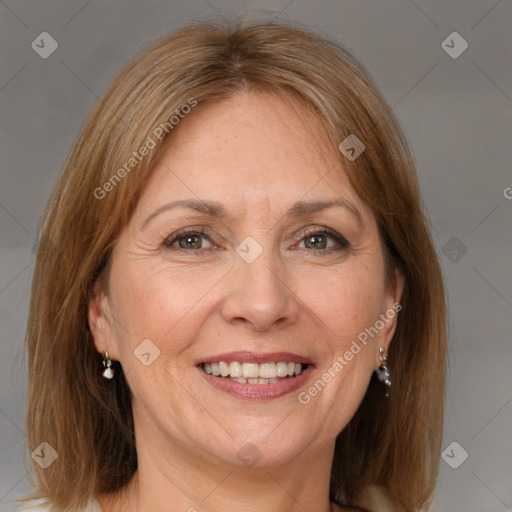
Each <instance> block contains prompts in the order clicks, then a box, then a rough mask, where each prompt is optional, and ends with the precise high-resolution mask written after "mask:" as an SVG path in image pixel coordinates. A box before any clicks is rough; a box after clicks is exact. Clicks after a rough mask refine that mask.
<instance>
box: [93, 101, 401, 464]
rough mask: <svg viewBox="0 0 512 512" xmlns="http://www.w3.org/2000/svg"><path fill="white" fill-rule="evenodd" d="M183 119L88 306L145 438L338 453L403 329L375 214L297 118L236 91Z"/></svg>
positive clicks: (312, 122) (194, 452)
mask: <svg viewBox="0 0 512 512" xmlns="http://www.w3.org/2000/svg"><path fill="white" fill-rule="evenodd" d="M181 123H182V124H181V125H180V126H179V130H177V132H176V133H175V134H174V138H173V139H172V141H171V143H170V144H169V146H168V148H167V149H166V152H165V153H164V154H163V156H162V157H161V158H160V160H159V162H158V163H157V165H156V166H155V168H154V172H153V174H152V176H151V179H150V181H149V182H148V184H147V186H146V187H145V189H144V191H143V193H142V196H141V197H140V200H139V202H138V205H137V207H136V209H135V211H134V213H133V216H132V217H131V220H130V222H129V224H128V225H127V227H126V228H125V229H124V230H123V232H122V233H121V235H120V236H119V239H118V241H117V243H116V246H115V248H114V251H113V260H112V266H111V271H110V276H109V291H108V293H105V294H102V293H98V294H97V295H96V297H95V299H94V300H93V301H91V304H90V308H89V321H90V325H91V329H92V331H93V334H94V338H95V344H96V347H97V349H98V351H100V352H104V351H108V352H109V354H110V356H111V357H112V359H115V360H119V361H120V362H121V365H122V368H123V372H124V374H125V376H126V379H127V381H128V383H129V386H130V388H131V390H132V395H133V396H132V404H133V411H134V419H135V428H136V436H137V443H141V442H142V443H144V444H145V446H147V447H151V446H154V447H155V446H157V447H158V450H162V447H164V446H167V447H171V448H174V449H176V450H178V447H181V448H180V449H181V450H183V452H184V453H187V454H189V455H190V457H196V458H197V460H203V461H204V460H207V461H213V460H215V461H217V462H224V463H229V464H237V465H243V464H251V465H252V464H258V465H262V466H265V465H267V466H272V465H278V464H283V463H286V462H288V461H293V460H294V459H295V458H296V457H298V456H299V454H303V453H311V450H315V449H317V450H320V448H321V447H324V448H325V446H333V443H334V440H335V437H336V435H337V434H338V433H339V432H340V431H341V430H342V429H343V428H344V427H345V425H346V424H347V423H348V422H349V420H350V419H351V417H352V416H353V415H354V413H355V411H356V410H357V408H358V406H359V404H360V402H361V400H362V398H363V396H364V394H365V391H366V389H367V386H368V383H369V380H370V377H371V374H372V372H373V370H374V369H375V368H376V367H378V366H379V347H380V346H382V347H385V348H387V346H388V344H389V342H390V339H391V337H392V334H393V330H394V327H395V321H396V312H395V311H394V308H393V304H394V303H395V302H396V301H397V299H398V298H399V292H400V290H398V292H397V294H396V295H395V293H394V291H392V290H387V289H386V287H385V278H384V276H385V269H384V261H383V254H382V251H381V246H380V243H379V237H378V231H377V225H376V222H375V219H374V217H373V215H372V213H371V211H370V210H369V209H368V207H367V206H365V204H363V203H362V201H361V200H360V199H359V198H358V196H357V195H356V193H355V191H354V190H353V188H352V187H351V185H350V184H349V181H348V179H347V177H346V174H345V172H344V170H343V162H342V159H343V158H344V157H343V156H342V155H341V154H339V153H338V152H337V151H336V150H335V149H333V148H332V147H330V146H328V145H327V143H326V140H327V139H326V136H325V133H324V129H323V127H322V125H321V123H320V121H319V120H318V119H317V118H316V117H314V116H312V115H311V114H308V113H307V112H306V111H305V110H304V109H302V107H298V106H297V105H295V106H293V105H292V103H291V102H287V101H284V100H283V99H280V98H278V97H277V96H273V95H270V94H267V93H244V94H240V95H236V96H234V97H232V98H229V99H226V100H222V101H219V102H215V103H210V104H208V105H204V106H199V107H197V109H196V110H194V111H193V112H192V113H191V114H190V115H189V118H185V119H184V120H182V121H181ZM340 142H341V141H340ZM125 179H127V180H129V179H130V177H129V175H128V176H127V177H126V178H125ZM397 288H400V286H398V287H397ZM375 332H377V334H375ZM370 333H371V334H370ZM221 361H222V362H223V363H221ZM301 364H302V368H301V367H300V365H301ZM305 365H307V366H305ZM301 370H302V373H301V374H300V375H297V372H298V373H300V372H301ZM219 371H221V372H222V374H224V375H226V372H227V371H229V372H230V373H229V375H228V376H222V374H221V375H219V376H215V375H213V374H214V373H218V372H219ZM290 374H292V375H290ZM265 377H266V378H265ZM235 378H236V379H239V381H236V380H234V379H235ZM240 379H241V380H240ZM249 443H250V444H249ZM148 449H151V448H148ZM154 449H155V450H156V448H154ZM249 460H250V463H249V462H248V461H249Z"/></svg>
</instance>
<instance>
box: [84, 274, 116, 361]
mask: <svg viewBox="0 0 512 512" xmlns="http://www.w3.org/2000/svg"><path fill="white" fill-rule="evenodd" d="M87 319H88V322H89V328H90V329H91V333H92V336H93V338H94V345H95V347H96V350H97V351H98V352H100V353H101V354H103V353H104V352H108V353H109V356H110V357H111V358H112V359H116V360H118V359H119V358H118V348H117V339H116V336H115V330H114V323H113V320H112V311H111V307H110V303H109V298H108V296H107V294H106V293H105V292H104V291H103V290H102V287H101V285H100V283H99V282H98V281H97V282H96V284H95V286H94V291H93V294H92V296H91V298H90V299H89V305H88V312H87Z"/></svg>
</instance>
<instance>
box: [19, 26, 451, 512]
mask: <svg viewBox="0 0 512 512" xmlns="http://www.w3.org/2000/svg"><path fill="white" fill-rule="evenodd" d="M243 91H256V92H257V91H265V92H272V93H276V94H280V95H282V97H283V98H286V99H292V100H293V101H294V102H296V103H298V104H300V105H301V106H302V107H303V108H305V109H308V110H310V111H311V112H314V114H315V115H317V116H318V118H319V119H320V120H321V121H322V123H323V125H324V126H325V128H326V133H327V134H328V137H329V138H330V140H329V144H332V146H333V148H334V149H335V150H336V151H337V147H338V145H339V144H340V143H341V142H342V141H343V140H344V139H345V138H346V137H347V136H349V135H351V134H355V135H356V136H357V138H358V139H359V140H361V141H362V142H363V143H364V145H365V150H364V152H363V153H362V154H361V155H360V156H359V157H358V158H357V159H355V160H353V161H351V160H350V159H347V158H345V156H344V155H343V154H342V153H341V152H338V154H339V158H340V162H341V164H342V166H343V168H344V169H345V171H346V173H347V176H348V178H349V180H350V183H351V185H352V186H353V188H354V190H355V191H356V193H357V194H358V195H359V197H360V198H361V199H362V200H363V201H364V202H365V203H366V204H368V205H369V206H370V208H371V209H372V211H373V214H374V215H375V218H376V221H377V225H378V228H379V234H380V237H381V242H382V247H383V251H384V256H385V261H386V275H387V277H388V278H389V279H388V286H394V284H395V281H394V276H395V275H396V274H395V272H396V271H397V270H399V271H400V272H402V274H403V276H404V278H405V285H404V291H403V294H402V299H401V304H402V310H401V312H400V314H399V315H398V320H397V327H396V332H395V334H394V338H393V340H392V343H391V345H390V348H389V357H388V361H389V366H390V368H391V371H392V380H393V386H392V396H391V401H386V400H385V399H384V396H383V392H382V388H383V386H382V384H381V383H380V382H378V380H377V379H376V378H375V377H373V378H372V380H371V382H370V384H369V387H368V390H367V392H366V395H365V397H364V399H363V401H362V403H361V405H360V407H359V408H358V410H357V412H356V414H355V415H354V417H353V418H352V419H351V421H350V422H349V424H348V425H347V426H346V427H345V428H344V429H343V431H342V432H341V433H339V435H338V437H337V440H336V446H335V453H334V460H333V465H332V471H331V485H330V494H331V499H332V500H334V501H336V502H337V503H338V504H340V505H342V506H343V505H347V506H350V505H351V506H357V505H358V503H359V499H360V496H361V495H362V493H363V492H364V489H365V488H367V486H372V485H377V486H381V487H382V488H384V489H385V490H386V493H387V495H388V497H389V499H391V501H392V502H393V503H394V505H395V507H396V510H399V511H407V512H412V511H418V510H420V508H422V507H425V506H427V505H428V504H429V503H430V501H431V499H432V494H433V490H434V488H435V485H436V479H437V472H438V465H439V456H440V450H441V435H442V425H443V406H444V386H445V371H446V307H445V296H444V288H443V282H442V275H441V271H440V266H439V262H438V258H437V255H436V252H435V249H434V246H433V242H432V239H431V235H430V232H429V228H428V223H427V220H426V216H425V213H424V208H423V204H422V200H421V196H420V191H419V186H418V182H417V177H416V171H415V168H414V163H413V159H412V156H411V153H410V150H409V148H408V145H407V142H406V139H405V137H404V135H403V132H402V130H401V128H400V125H399V123H398V122H397V120H396V117H395V115H394V114H393V112H392V110H391V108H390V106H389V105H388V103H387V102H386V101H385V100H384V98H383V97H382V95H381V94H380V92H379V91H378V89H377V87H376V86H375V85H374V83H373V81H372V80H371V78H370V77H369V75H368V73H367V71H366V70H365V69H364V68H363V66H362V65H361V64H360V63H359V62H358V61H357V60H356V59H355V58H354V57H353V56H352V55H351V53H350V52H349V51H348V50H347V49H345V48H344V47H343V46H342V45H341V44H339V43H338V42H336V41H335V40H331V39H330V38H326V37H325V36H324V35H318V34H316V33H313V32H311V31H309V30H304V29H302V28H298V27H297V26H296V25H293V26H292V25H291V24H289V23H281V22H279V23H276V22H237V23H235V24H218V23H194V24H187V25H185V26H182V27H180V28H178V29H175V30H173V31H172V33H170V34H167V35H165V36H164V37H161V38H159V39H158V40H156V41H155V42H154V43H153V44H152V45H151V46H150V47H148V48H146V49H144V50H143V51H141V52H140V53H139V54H138V55H137V56H136V57H134V58H133V59H132V60H131V61H130V62H128V64H127V65H126V66H125V67H124V68H123V69H122V70H121V72H120V73H119V74H118V76H117V77H116V78H115V80H114V81H113V82H112V84H111V85H110V86H109V87H108V89H107V90H106V92H105V93H104V95H103V96H102V98H101V99H100V101H99V102H98V103H97V105H96V106H95V107H94V109H93V111H92V113H91V114H90V116H89V117H88V119H87V121H86V123H85V125H84V127H83V129H82V131H81V133H80V135H79V137H78V139H77V141H76V143H75V144H74V147H73V148H72V150H71V152H70V154H69V156H68V158H67V161H66V163H65V167H64V170H63V172H62V174H61V176H60V178H59V180H58V182H57V184H56V187H55V189H54V191H53V194H52V196H51V198H50V200H49V202H48V204H47V207H46V210H45V214H44V219H43V223H42V231H41V239H40V244H39V248H38V252H37V257H36V264H35V268H34V276H33V282H32V290H31V302H30V311H29V317H28V324H27V331H26V340H25V343H26V349H27V357H28V395H27V415H26V434H27V439H28V449H29V450H30V451H32V450H34V449H35V448H36V447H37V446H39V445H40V444H41V443H42V442H46V443H48V444H49V445H51V446H52V447H53V448H54V449H55V451H56V452H57V453H58V457H57V459H56V460H55V461H54V462H53V463H52V464H51V465H50V466H49V467H47V468H46V469H43V468H42V467H40V466H39V465H38V464H36V463H35V462H33V463H32V461H31V463H32V464H33V468H32V469H33V473H32V474H33V480H34V484H35V491H34V492H33V493H32V494H31V495H30V496H27V497H26V498H25V499H26V500H28V499H32V498H48V499H49V500H50V501H51V502H52V504H53V507H54V508H55V510H69V509H71V510H73V509H78V508H80V507H82V506H84V505H85V504H86V503H87V501H88V500H89V499H90V498H91V497H93V496H97V495H100V494H103V493H115V492H116V491H119V490H120V489H121V488H123V487H124V486H125V485H126V484H127V483H128V482H129V481H130V480H131V478H132V476H133V475H134V473H135V471H136V470H137V447H136V445H135V437H134V430H133V428H134V427H133V418H132V409H131V402H130V400H131V396H130V389H129V386H128V383H127V381H126V378H125V375H124V374H123V371H122V368H119V370H118V371H117V372H116V374H115V376H114V378H113V380H112V381H107V380H106V379H104V378H102V373H101V362H102V358H101V355H100V354H98V352H97V351H96V349H95V346H94V343H93V338H92V334H91V331H90V329H89V326H88V321H87V309H88V303H89V301H90V298H91V295H92V293H93V289H94V287H95V286H96V284H97V281H98V280H99V282H100V283H101V281H102V279H103V278H104V276H105V274H106V272H107V271H108V264H109V261H110V260H109V258H110V255H111V251H112V248H113V246H114V244H115V242H116V239H117V236H118V234H119V233H120V231H121V230H122V229H123V227H124V226H125V225H126V223H127V221H128V220H129V219H130V216H131V213H132V212H133V210H134V207H135V205H136V204H137V201H138V198H139V196H140V194H141V190H142V189H143V187H144V186H145V184H146V182H147V181H148V178H149V176H150V173H151V170H152V168H153V167H154V163H155V161H156V159H157V158H158V157H159V156H160V155H161V154H162V151H163V150H164V148H165V143H166V142H167V141H168V140H169V138H171V137H173V133H175V131H176V130H177V129H179V125H178V126H176V127H175V126H174V125H173V123H172V122H170V120H171V118H172V116H173V115H175V116H179V115H180V113H182V112H184V111H185V110H184V107H183V106H184V105H189V106H191V105H192V106H193V108H189V109H188V110H187V112H188V111H189V110H191V111H190V112H189V113H188V114H187V115H189V116H193V115H194V112H195V110H198V109H200V108H201V105H202V104H204V103H205V102H209V101H215V100H217V99H222V98H226V97H229V96H230V95H233V94H236V93H239V92H243ZM184 122H186V121H184ZM159 127H160V129H159ZM164 127H165V129H164ZM155 130H156V132H155ZM155 133H157V134H159V136H155ZM148 137H149V138H151V140H152V141H153V143H152V144H149V142H148V141H149V139H148ZM143 146H146V147H148V146H151V147H150V148H149V149H148V151H147V152H145V154H144V155H143V156H141V154H140V152H139V151H138V150H139V148H142V147H143ZM134 152H135V153H137V155H138V157H137V158H136V161H134V160H130V159H131V158H134ZM122 169H124V171H122ZM116 176H117V178H116ZM118 178H119V179H118ZM108 183H109V184H110V185H108ZM374 512H376V511H374Z"/></svg>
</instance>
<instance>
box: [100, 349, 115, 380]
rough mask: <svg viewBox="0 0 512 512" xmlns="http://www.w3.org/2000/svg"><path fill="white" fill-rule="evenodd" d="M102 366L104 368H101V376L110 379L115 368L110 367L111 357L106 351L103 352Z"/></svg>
mask: <svg viewBox="0 0 512 512" xmlns="http://www.w3.org/2000/svg"><path fill="white" fill-rule="evenodd" d="M103 366H104V368H105V369H104V370H103V377H105V379H111V378H112V377H113V376H114V373H115V369H114V368H112V359H110V356H109V355H108V352H105V354H103Z"/></svg>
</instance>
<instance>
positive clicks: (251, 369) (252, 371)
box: [242, 363, 260, 379]
mask: <svg viewBox="0 0 512 512" xmlns="http://www.w3.org/2000/svg"><path fill="white" fill-rule="evenodd" d="M259 373H260V369H259V365H258V363H243V364H242V374H243V376H244V377H245V378H246V379H248V378H255V377H258V375H259Z"/></svg>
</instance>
